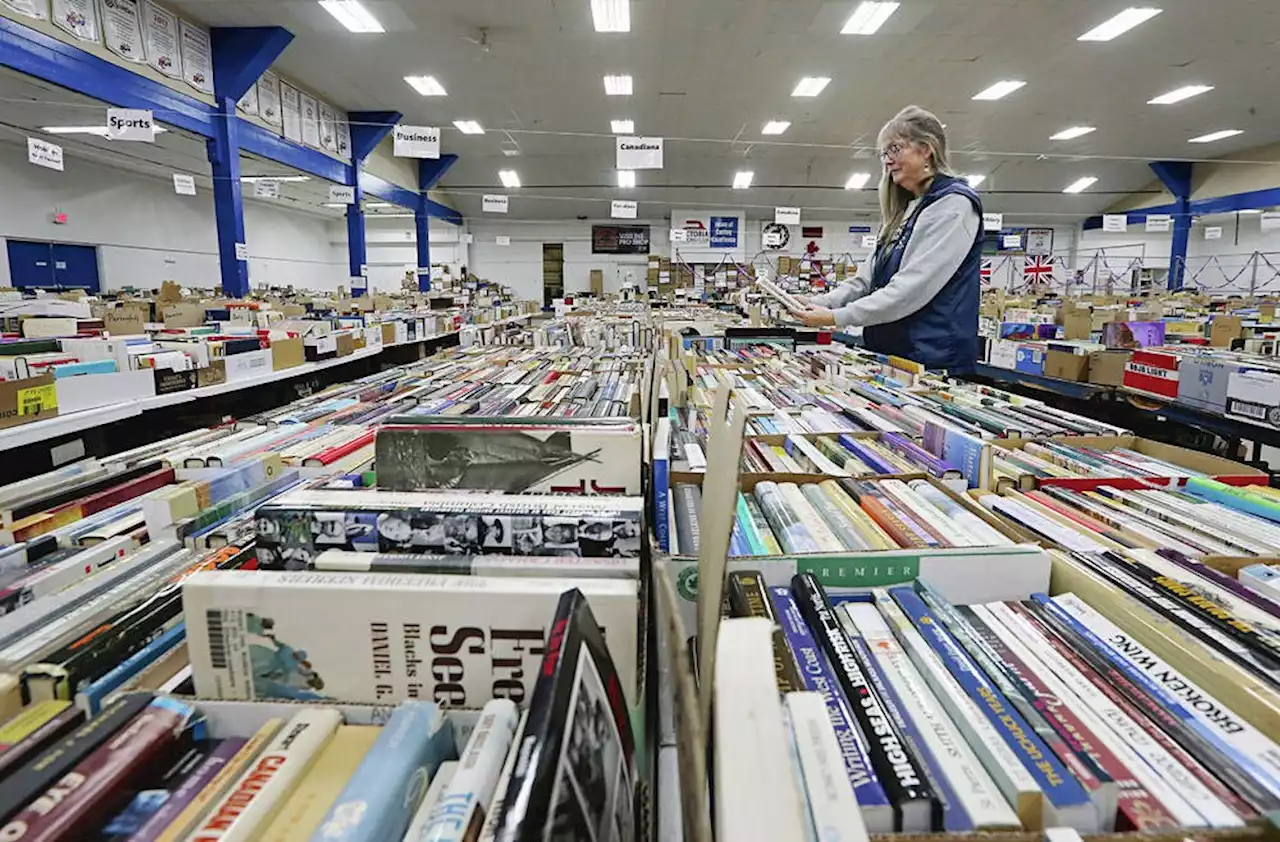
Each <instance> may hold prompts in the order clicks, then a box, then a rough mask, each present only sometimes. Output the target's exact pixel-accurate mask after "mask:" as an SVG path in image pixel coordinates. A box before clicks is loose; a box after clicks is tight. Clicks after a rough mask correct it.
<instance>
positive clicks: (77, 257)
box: [6, 240, 100, 292]
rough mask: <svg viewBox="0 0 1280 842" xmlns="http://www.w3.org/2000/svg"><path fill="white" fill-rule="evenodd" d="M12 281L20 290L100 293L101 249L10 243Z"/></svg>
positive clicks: (25, 241)
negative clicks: (99, 268) (99, 267)
mask: <svg viewBox="0 0 1280 842" xmlns="http://www.w3.org/2000/svg"><path fill="white" fill-rule="evenodd" d="M6 246H7V247H8V252H9V280H10V282H11V283H12V284H13V286H14V287H15V288H17V289H32V288H40V289H83V290H86V291H87V292H99V291H100V290H99V281H98V249H97V248H95V247H94V246H80V245H72V244H70V243H42V242H32V241H28V240H8V241H6Z"/></svg>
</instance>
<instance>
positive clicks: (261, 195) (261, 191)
mask: <svg viewBox="0 0 1280 842" xmlns="http://www.w3.org/2000/svg"><path fill="white" fill-rule="evenodd" d="M253 195H254V198H257V199H279V198H280V182H278V181H276V180H274V179H270V180H267V181H255V182H254V183H253Z"/></svg>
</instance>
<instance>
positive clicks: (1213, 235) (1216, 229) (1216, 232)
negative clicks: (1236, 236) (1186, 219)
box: [1204, 225, 1222, 240]
mask: <svg viewBox="0 0 1280 842" xmlns="http://www.w3.org/2000/svg"><path fill="white" fill-rule="evenodd" d="M1204 238H1205V239H1206V240H1221V239H1222V226H1221V225H1210V226H1207V227H1206V228H1205V229H1204Z"/></svg>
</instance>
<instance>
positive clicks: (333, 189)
mask: <svg viewBox="0 0 1280 842" xmlns="http://www.w3.org/2000/svg"><path fill="white" fill-rule="evenodd" d="M329 201H330V202H341V203H342V204H345V205H354V204H355V203H356V189H355V188H354V187H347V186H345V185H342V184H330V185H329Z"/></svg>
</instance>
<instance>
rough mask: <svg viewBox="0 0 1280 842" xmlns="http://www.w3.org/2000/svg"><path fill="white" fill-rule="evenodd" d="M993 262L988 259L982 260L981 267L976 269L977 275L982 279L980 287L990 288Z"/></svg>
mask: <svg viewBox="0 0 1280 842" xmlns="http://www.w3.org/2000/svg"><path fill="white" fill-rule="evenodd" d="M992 263H993V261H992V260H991V258H989V257H984V258H982V267H981V268H980V269H978V275H979V277H980V278H981V279H982V285H983V286H984V287H985V286H991V272H992V270H993V268H994V267H993V265H992Z"/></svg>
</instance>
